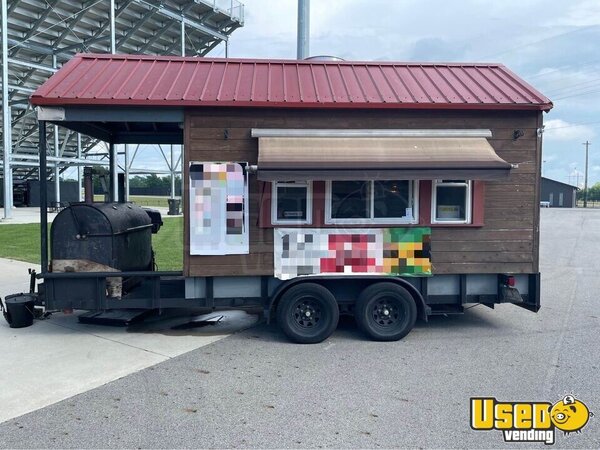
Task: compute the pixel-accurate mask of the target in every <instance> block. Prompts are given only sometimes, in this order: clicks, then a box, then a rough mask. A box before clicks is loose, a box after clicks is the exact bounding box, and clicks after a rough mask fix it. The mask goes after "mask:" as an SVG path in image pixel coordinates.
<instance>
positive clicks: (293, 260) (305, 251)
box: [274, 227, 431, 280]
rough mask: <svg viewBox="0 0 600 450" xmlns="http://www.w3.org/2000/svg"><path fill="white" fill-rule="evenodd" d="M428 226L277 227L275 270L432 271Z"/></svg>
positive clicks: (284, 273)
mask: <svg viewBox="0 0 600 450" xmlns="http://www.w3.org/2000/svg"><path fill="white" fill-rule="evenodd" d="M430 238H431V229H430V228H425V227H419V228H369V229H335V228H318V229H317V228H276V229H275V245H274V252H275V255H274V257H275V258H274V260H275V276H276V277H277V278H279V279H282V280H288V279H290V278H294V277H297V276H302V275H316V274H332V275H334V274H346V275H353V274H356V275H358V274H361V275H364V274H381V275H402V276H427V275H431V255H430V242H431V240H430Z"/></svg>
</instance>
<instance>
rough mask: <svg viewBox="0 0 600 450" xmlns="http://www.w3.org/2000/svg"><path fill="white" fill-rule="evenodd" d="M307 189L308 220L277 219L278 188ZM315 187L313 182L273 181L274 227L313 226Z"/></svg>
mask: <svg viewBox="0 0 600 450" xmlns="http://www.w3.org/2000/svg"><path fill="white" fill-rule="evenodd" d="M279 186H282V187H298V186H301V187H306V219H278V218H277V188H278V187H279ZM312 212H313V186H312V181H273V182H272V183H271V224H273V225H312Z"/></svg>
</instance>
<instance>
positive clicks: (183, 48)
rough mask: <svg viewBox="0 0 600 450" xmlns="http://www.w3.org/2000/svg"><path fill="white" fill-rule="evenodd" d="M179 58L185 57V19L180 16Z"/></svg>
mask: <svg viewBox="0 0 600 450" xmlns="http://www.w3.org/2000/svg"><path fill="white" fill-rule="evenodd" d="M181 56H185V18H184V17H183V16H181Z"/></svg>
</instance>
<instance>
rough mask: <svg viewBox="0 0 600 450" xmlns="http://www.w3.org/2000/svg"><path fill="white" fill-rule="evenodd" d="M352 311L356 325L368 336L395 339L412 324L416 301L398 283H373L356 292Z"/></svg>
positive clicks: (376, 338) (403, 333) (402, 335)
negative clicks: (356, 298)
mask: <svg viewBox="0 0 600 450" xmlns="http://www.w3.org/2000/svg"><path fill="white" fill-rule="evenodd" d="M354 315H355V318H356V322H357V324H358V327H359V328H360V329H361V330H362V331H363V332H364V333H366V334H367V335H368V336H369V337H370V338H371V339H373V340H376V341H398V340H400V339H402V338H403V337H404V336H406V335H407V334H408V333H409V332H410V330H412V328H413V326H414V325H415V321H416V320H417V305H416V304H415V300H414V299H413V297H412V295H410V293H409V292H408V291H407V290H406V289H404V288H403V287H402V286H398V285H397V284H395V283H388V282H383V283H375V284H372V285H371V286H369V287H367V288H365V289H364V290H363V291H362V292H361V293H360V295H359V296H358V300H357V302H356V308H355V313H354Z"/></svg>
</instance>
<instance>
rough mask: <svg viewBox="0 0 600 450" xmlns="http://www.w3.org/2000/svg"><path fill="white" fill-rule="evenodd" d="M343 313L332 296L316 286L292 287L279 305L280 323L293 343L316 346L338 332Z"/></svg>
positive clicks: (324, 289)
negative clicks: (341, 313) (336, 330)
mask: <svg viewBox="0 0 600 450" xmlns="http://www.w3.org/2000/svg"><path fill="white" fill-rule="evenodd" d="M339 317H340V310H339V307H338V304H337V301H336V300H335V297H334V296H333V294H332V293H331V292H330V291H329V290H328V289H327V288H325V287H323V286H321V285H319V284H316V283H301V284H299V285H296V286H293V287H291V288H290V289H289V290H287V291H286V292H285V293H284V294H283V295H282V297H281V300H280V301H279V304H278V305H277V323H278V324H279V327H280V328H281V330H282V331H283V332H284V333H285V335H286V336H287V337H288V338H290V340H292V341H294V342H297V343H299V344H316V343H318V342H322V341H324V340H325V339H327V338H328V337H329V336H331V334H332V333H333V332H334V331H335V329H336V328H337V325H338V320H339Z"/></svg>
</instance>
